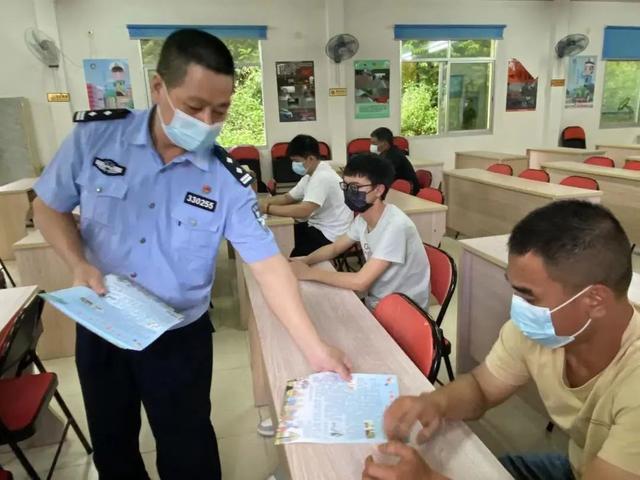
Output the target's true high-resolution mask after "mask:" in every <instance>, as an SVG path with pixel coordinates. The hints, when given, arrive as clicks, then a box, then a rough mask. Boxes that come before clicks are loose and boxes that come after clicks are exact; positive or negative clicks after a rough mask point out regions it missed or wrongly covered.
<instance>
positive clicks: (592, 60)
mask: <svg viewBox="0 0 640 480" xmlns="http://www.w3.org/2000/svg"><path fill="white" fill-rule="evenodd" d="M597 61H598V60H597V58H596V57H595V56H589V55H578V56H576V57H570V58H569V73H568V76H567V88H566V96H565V102H564V106H565V108H575V107H587V108H592V107H593V92H594V90H595V77H596V62H597Z"/></svg>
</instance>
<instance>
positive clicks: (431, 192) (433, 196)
mask: <svg viewBox="0 0 640 480" xmlns="http://www.w3.org/2000/svg"><path fill="white" fill-rule="evenodd" d="M416 197H420V198H422V199H423V200H428V201H430V202H435V203H439V204H440V205H444V195H443V194H442V192H441V191H440V190H438V189H437V188H431V187H427V188H421V189H420V191H419V192H418V194H417V195H416Z"/></svg>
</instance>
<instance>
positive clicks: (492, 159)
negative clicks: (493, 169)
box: [455, 151, 529, 177]
mask: <svg viewBox="0 0 640 480" xmlns="http://www.w3.org/2000/svg"><path fill="white" fill-rule="evenodd" d="M494 163H504V164H506V165H510V166H511V168H512V169H513V175H514V176H516V177H517V176H518V175H519V174H520V173H521V172H522V171H523V170H526V169H527V168H528V166H529V159H528V158H527V156H526V155H514V154H512V153H501V152H484V151H470V152H456V164H455V165H456V166H455V168H481V169H483V170H486V168H487V167H488V166H489V165H493V164H494Z"/></svg>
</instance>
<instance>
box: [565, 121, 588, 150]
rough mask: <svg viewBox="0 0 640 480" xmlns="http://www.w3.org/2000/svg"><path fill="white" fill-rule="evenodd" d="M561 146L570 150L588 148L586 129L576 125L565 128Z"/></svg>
mask: <svg viewBox="0 0 640 480" xmlns="http://www.w3.org/2000/svg"><path fill="white" fill-rule="evenodd" d="M560 145H561V146H562V147H569V148H587V141H586V136H585V134H584V129H583V128H582V127H578V126H576V125H572V126H570V127H567V128H565V129H564V130H562V135H561V137H560Z"/></svg>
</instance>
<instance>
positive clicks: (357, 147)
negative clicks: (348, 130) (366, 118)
mask: <svg viewBox="0 0 640 480" xmlns="http://www.w3.org/2000/svg"><path fill="white" fill-rule="evenodd" d="M370 146H371V140H370V139H369V138H356V139H354V140H351V141H350V142H349V143H348V144H347V159H349V158H351V157H352V156H353V155H357V154H358V153H368V152H369V147H370Z"/></svg>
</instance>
